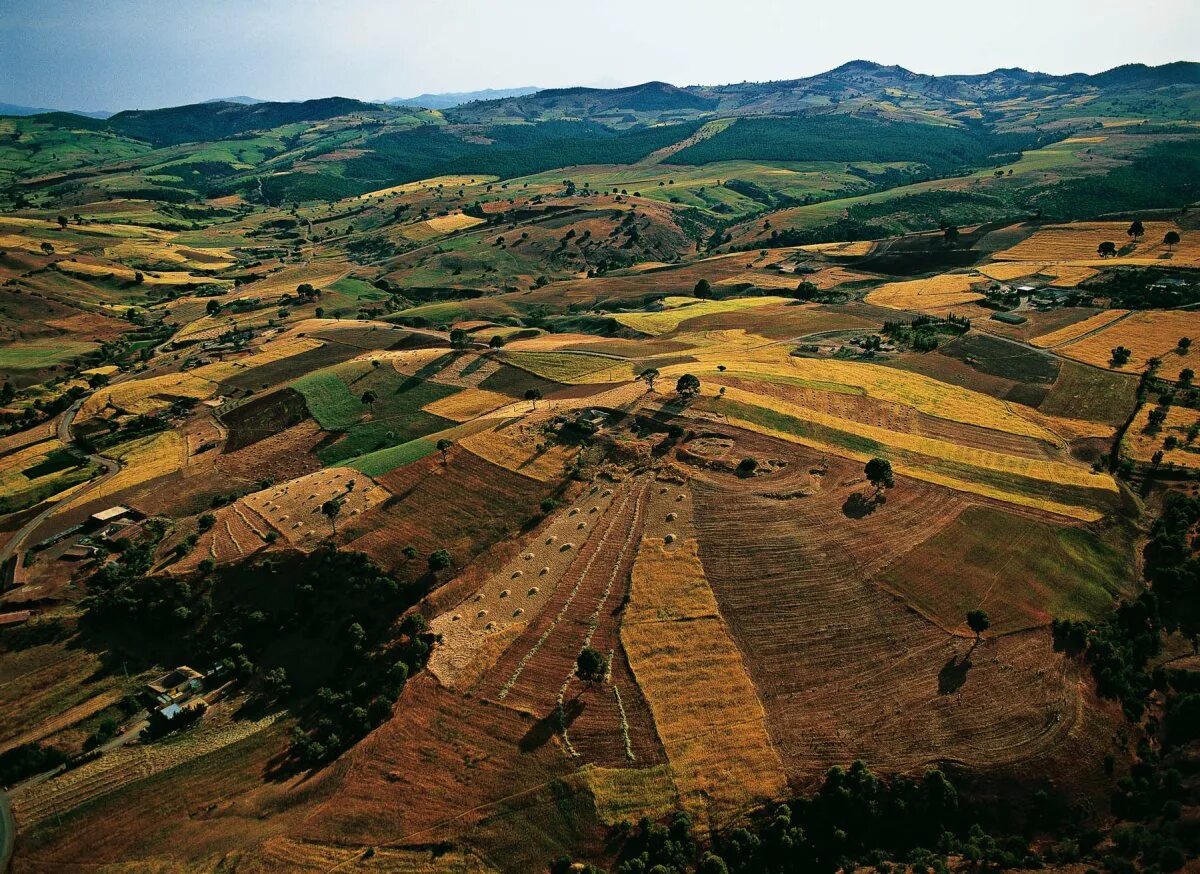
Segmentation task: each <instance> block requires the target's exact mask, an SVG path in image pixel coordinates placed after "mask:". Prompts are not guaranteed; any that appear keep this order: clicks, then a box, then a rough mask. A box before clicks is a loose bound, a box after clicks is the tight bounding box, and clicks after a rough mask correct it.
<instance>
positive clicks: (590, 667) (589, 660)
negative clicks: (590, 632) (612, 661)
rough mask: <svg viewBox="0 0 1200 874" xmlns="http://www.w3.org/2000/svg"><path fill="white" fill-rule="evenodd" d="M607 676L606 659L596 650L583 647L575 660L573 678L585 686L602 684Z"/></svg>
mask: <svg viewBox="0 0 1200 874" xmlns="http://www.w3.org/2000/svg"><path fill="white" fill-rule="evenodd" d="M607 675H608V659H606V658H605V657H604V654H603V653H602V652H600V651H599V650H598V649H593V648H592V647H590V646H585V647H584V648H583V649H581V650H580V651H579V656H578V657H577V658H576V659H575V676H576V677H578V678H579V679H581V680H582V681H583V682H585V683H587V685H589V686H592V685H594V684H596V683H603V682H604V678H605V677H606V676H607Z"/></svg>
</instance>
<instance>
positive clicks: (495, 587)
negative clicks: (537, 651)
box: [429, 489, 613, 691]
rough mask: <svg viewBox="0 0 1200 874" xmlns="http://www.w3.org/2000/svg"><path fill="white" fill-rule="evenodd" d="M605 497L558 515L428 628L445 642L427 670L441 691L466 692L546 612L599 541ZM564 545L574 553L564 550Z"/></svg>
mask: <svg viewBox="0 0 1200 874" xmlns="http://www.w3.org/2000/svg"><path fill="white" fill-rule="evenodd" d="M603 491H606V490H599V489H598V490H596V491H594V492H589V493H587V494H585V495H584V496H582V497H581V498H579V499H578V500H577V501H575V502H574V503H572V504H571V505H570V506H564V507H561V508H559V509H558V510H556V511H555V513H554V516H553V517H552V518H551V519H549V520H548V522H547V523H543V524H542V525H540V526H539V527H538V529H537V531H536V532H535V533H533V534H531V535H530V536H529V537H528V538H527V540H526V543H525V547H524V548H523V549H521V550H520V552H519V554H518V555H516V556H515V557H514V558H512V559H511V560H510V561H508V562H507V563H506V564H504V565H503V566H502V567H501V568H500V569H499V570H497V571H496V573H495V574H493V575H492V576H491V577H490V578H489V579H488V580H487V582H486V583H485V584H484V585H483V586H482V587H481V588H480V589H478V590H477V591H475V592H473V593H472V594H470V595H469V596H468V597H467V598H465V599H464V600H463V601H462V602H460V603H458V604H455V605H454V606H453V607H452V608H451V609H450V610H448V611H447V612H445V613H442V614H441V615H439V616H437V617H436V618H435V619H434V620H433V621H432V622H431V623H430V627H431V628H432V629H433V630H434V631H435V632H438V633H440V634H441V635H442V636H443V644H442V645H441V646H440V647H438V648H437V649H436V650H434V652H433V655H432V656H431V657H430V659H429V670H430V672H431V673H432V674H433V675H434V676H435V677H437V678H438V681H439V682H440V683H442V685H444V686H446V687H447V688H451V689H455V690H458V691H465V690H469V689H470V688H471V687H472V686H474V685H475V684H476V683H477V682H479V681H480V680H481V679H482V678H483V675H484V673H485V672H487V671H489V670H490V669H491V668H492V666H493V664H494V663H495V660H496V659H497V658H498V657H499V656H500V652H501V650H502V648H503V647H505V646H507V645H508V644H509V643H511V642H512V640H513V639H514V637H515V636H516V635H518V634H520V633H521V631H523V630H524V629H525V627H526V626H527V625H528V624H529V623H530V622H531V621H532V620H533V619H535V618H536V617H537V616H538V615H539V614H540V613H541V611H542V610H543V609H545V607H546V604H547V602H548V599H549V598H550V597H551V596H552V595H553V594H554V593H555V592H556V591H557V590H558V587H559V586H560V585H561V584H562V581H563V576H564V575H565V574H566V573H567V571H568V569H569V568H570V567H571V566H572V565H573V564H574V563H575V562H576V561H577V560H578V557H579V554H580V550H582V549H583V548H584V545H585V544H586V543H587V542H588V541H589V540H591V539H592V538H594V537H598V536H600V535H599V534H598V528H597V526H596V524H595V522H596V521H597V520H598V518H599V516H600V514H602V513H605V512H607V511H608V508H609V505H610V504H611V503H612V500H613V493H612V492H611V491H609V494H608V495H607V496H605V495H603ZM593 507H594V508H596V512H594V513H593V512H590V511H591V509H592V508H593ZM581 522H582V523H583V525H584V527H583V528H582V529H581V528H580V527H579V525H580V523H581ZM567 543H571V544H572V545H573V548H571V549H568V550H564V549H562V547H563V545H564V544H567Z"/></svg>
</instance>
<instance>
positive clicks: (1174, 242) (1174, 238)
mask: <svg viewBox="0 0 1200 874" xmlns="http://www.w3.org/2000/svg"><path fill="white" fill-rule="evenodd" d="M1163 245H1164V246H1166V247H1167V248H1168V249H1171V250H1172V251H1173V250H1174V249H1175V247H1176V246H1178V245H1179V231H1167V235H1166V236H1165V237H1163Z"/></svg>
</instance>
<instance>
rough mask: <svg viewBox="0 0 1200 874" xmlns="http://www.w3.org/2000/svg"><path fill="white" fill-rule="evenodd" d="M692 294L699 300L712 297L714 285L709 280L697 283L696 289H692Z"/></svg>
mask: <svg viewBox="0 0 1200 874" xmlns="http://www.w3.org/2000/svg"><path fill="white" fill-rule="evenodd" d="M692 293H693V294H694V295H696V297H699V298H709V297H712V284H711V283H710V282H709V281H708V280H707V279H701V280H700V281H699V282H697V283H696V287H695V288H694V289H692Z"/></svg>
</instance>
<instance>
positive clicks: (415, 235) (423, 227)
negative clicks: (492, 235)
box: [400, 212, 484, 242]
mask: <svg viewBox="0 0 1200 874" xmlns="http://www.w3.org/2000/svg"><path fill="white" fill-rule="evenodd" d="M483 223H484V222H483V219H481V218H475V217H474V216H470V215H464V214H463V213H461V212H456V213H452V214H451V215H440V216H435V217H434V218H431V219H427V220H425V221H423V222H417V223H416V224H412V225H405V226H404V227H403V228H402V229H401V231H400V234H401V235H402V236H403V237H405V238H407V239H409V240H413V241H416V242H424V241H425V240H432V239H434V238H435V237H442V236H445V235H446V234H451V233H454V232H455V231H465V230H467V229H468V228H473V227H476V226H478V225H481V224H483Z"/></svg>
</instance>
